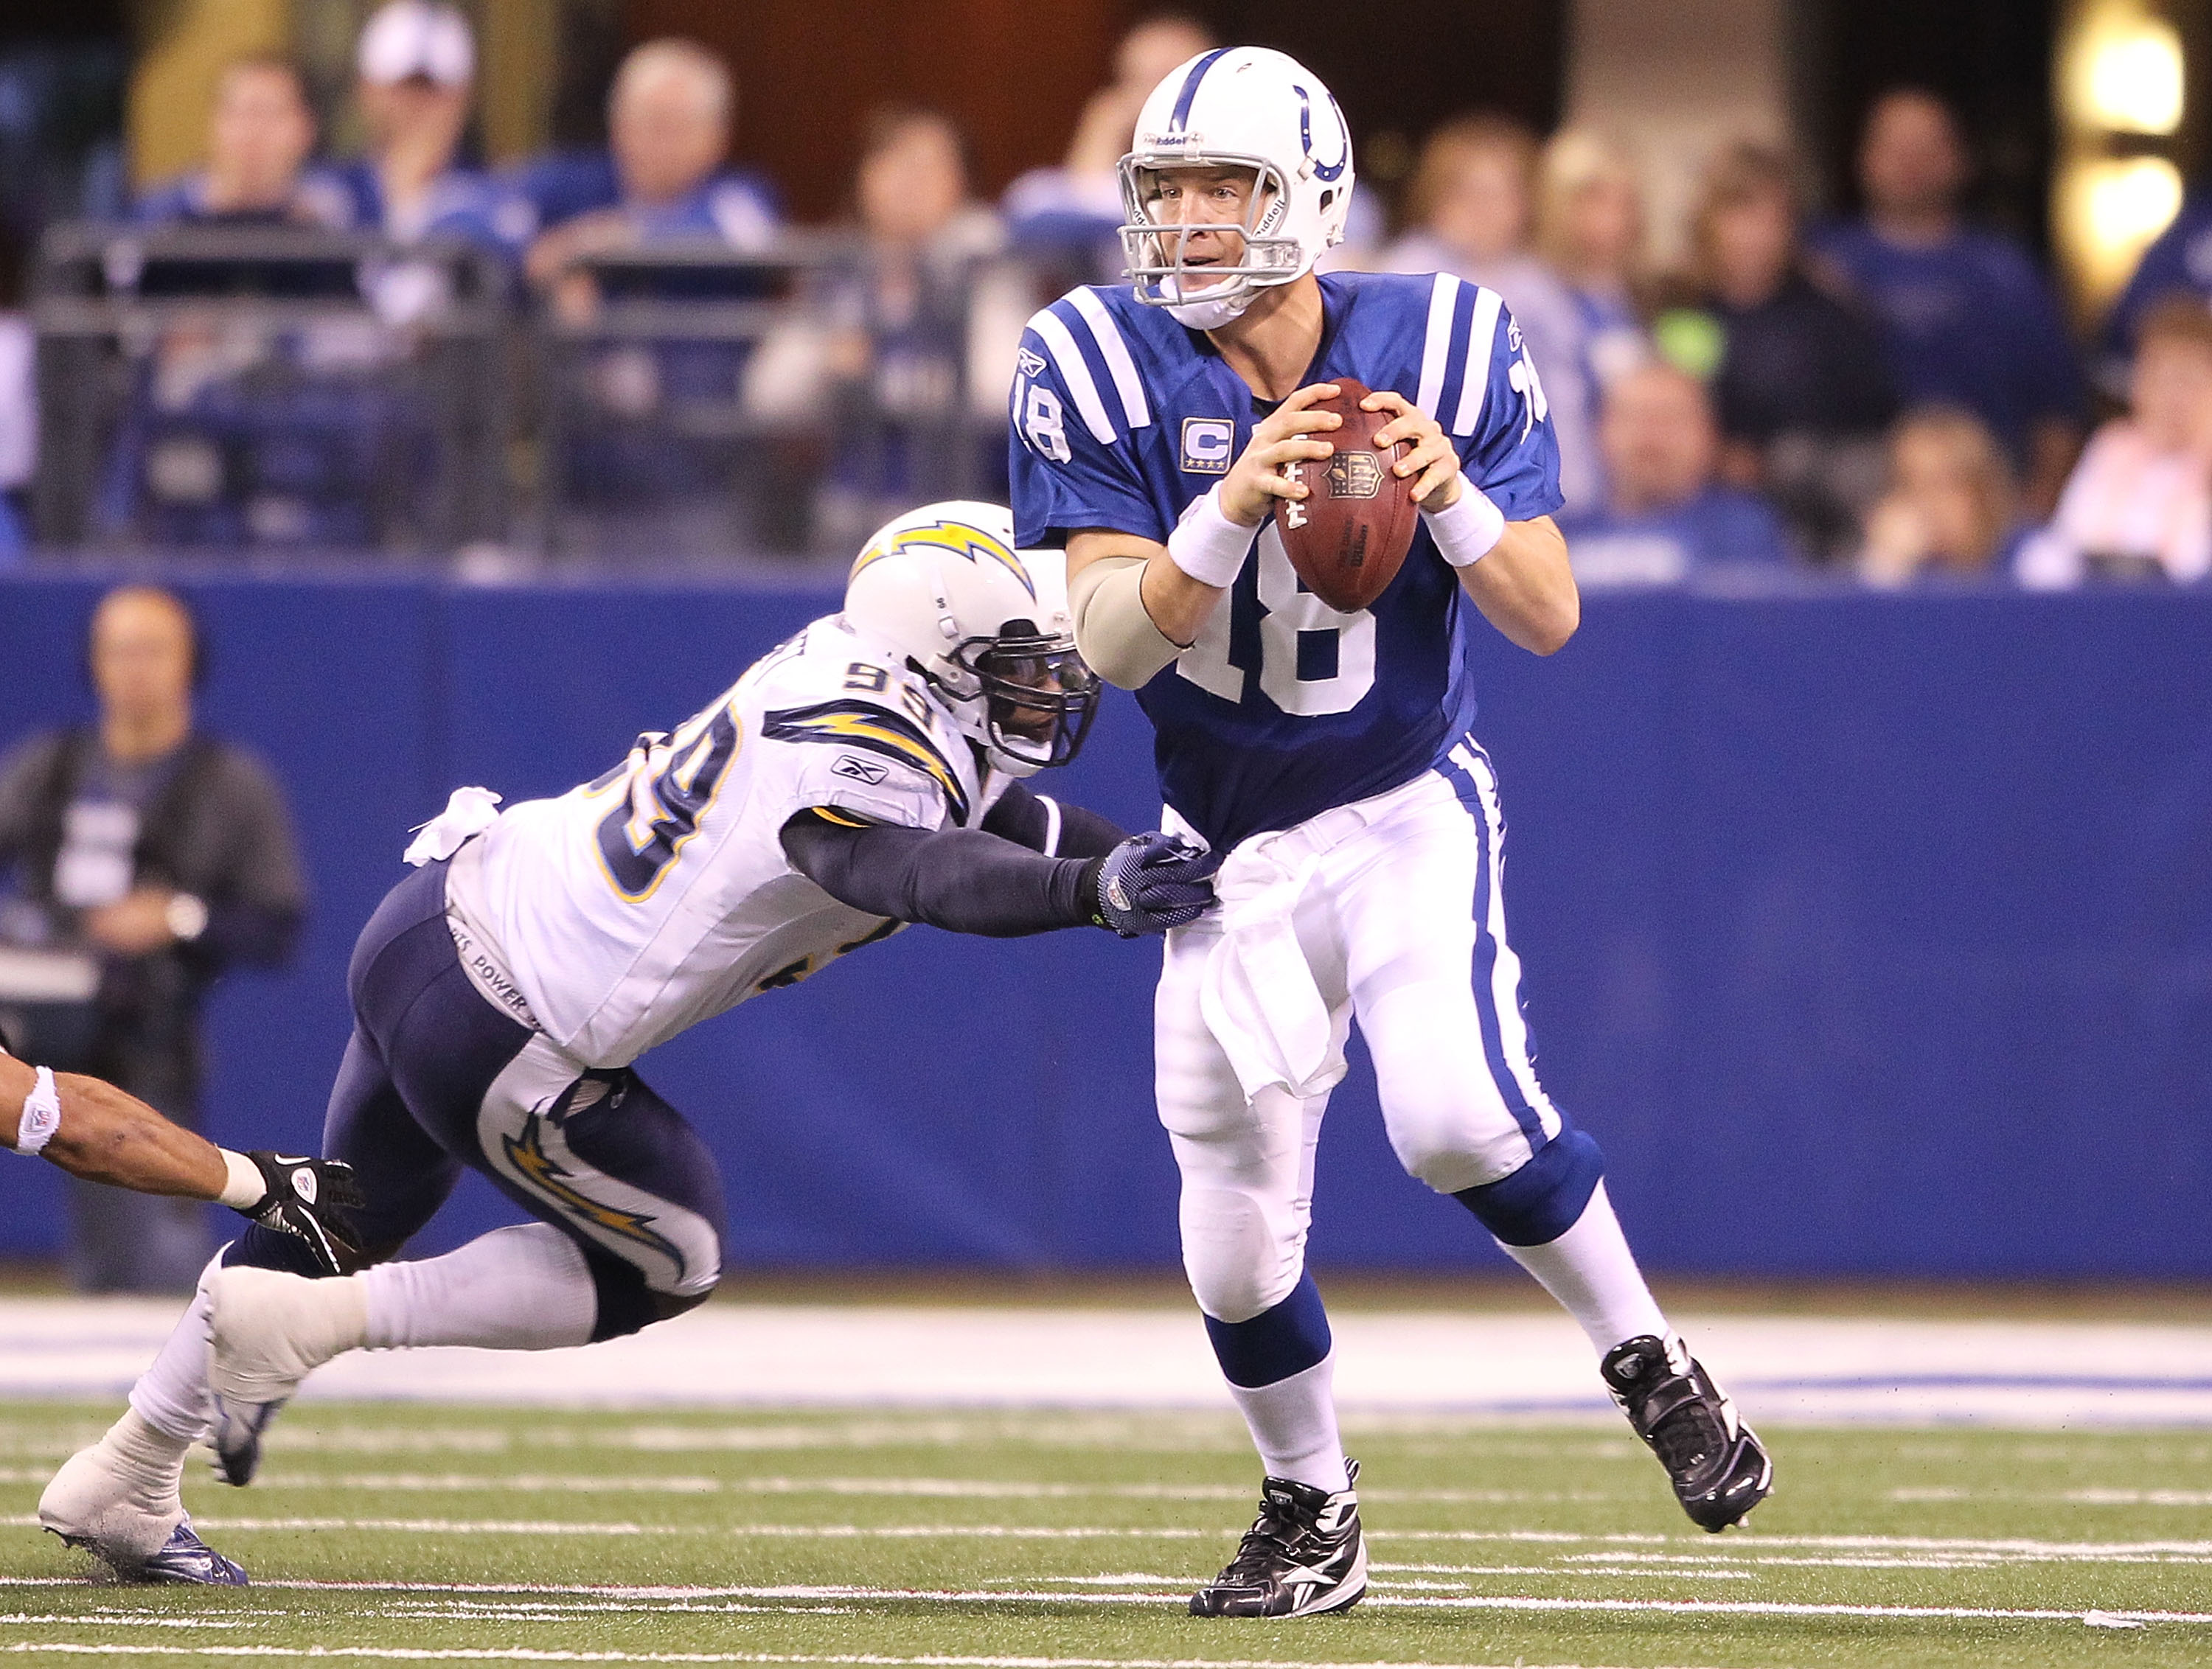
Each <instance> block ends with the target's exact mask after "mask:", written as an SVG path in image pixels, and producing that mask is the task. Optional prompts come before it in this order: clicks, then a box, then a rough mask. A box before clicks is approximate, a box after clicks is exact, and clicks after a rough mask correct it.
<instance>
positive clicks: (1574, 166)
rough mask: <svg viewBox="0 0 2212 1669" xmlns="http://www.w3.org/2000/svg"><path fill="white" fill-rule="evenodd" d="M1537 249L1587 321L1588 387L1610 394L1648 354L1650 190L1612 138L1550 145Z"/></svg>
mask: <svg viewBox="0 0 2212 1669" xmlns="http://www.w3.org/2000/svg"><path fill="white" fill-rule="evenodd" d="M1536 249H1537V252H1538V253H1539V254H1541V256H1542V257H1543V258H1544V259H1545V260H1547V261H1548V262H1549V263H1550V264H1551V266H1552V270H1553V271H1554V272H1555V273H1557V274H1558V275H1559V277H1560V279H1561V280H1562V281H1563V282H1565V285H1566V287H1567V294H1568V295H1569V296H1570V297H1571V299H1572V300H1573V301H1574V304H1575V309H1576V312H1577V313H1578V314H1579V315H1580V316H1581V319H1582V328H1583V343H1584V349H1583V357H1584V359H1585V361H1586V368H1587V371H1588V374H1589V381H1590V386H1591V387H1592V389H1593V390H1594V391H1595V392H1596V393H1597V395H1598V397H1599V398H1600V399H1601V401H1602V398H1603V395H1604V391H1605V390H1606V389H1607V388H1609V387H1611V386H1612V385H1613V381H1614V379H1617V378H1618V377H1620V374H1621V373H1623V372H1625V371H1630V370H1633V369H1634V368H1635V367H1637V366H1638V365H1641V364H1642V363H1643V362H1644V361H1645V360H1646V359H1648V358H1650V354H1651V341H1650V337H1648V336H1647V335H1646V334H1645V333H1644V319H1643V316H1642V313H1641V312H1640V310H1639V307H1638V299H1637V294H1636V291H1637V284H1638V279H1639V278H1640V276H1641V274H1640V272H1639V270H1638V267H1639V264H1640V263H1641V261H1642V259H1643V254H1644V185H1643V182H1642V181H1641V180H1640V179H1638V177H1637V173H1636V165H1635V164H1634V163H1633V162H1632V161H1630V160H1629V157H1628V154H1627V152H1626V151H1625V150H1624V149H1621V147H1620V145H1618V144H1616V143H1613V140H1611V139H1609V138H1607V137H1604V136H1603V135H1601V134H1598V133H1595V132H1592V131H1590V130H1589V129H1587V128H1565V129H1562V130H1560V131H1559V132H1558V133H1555V134H1553V136H1552V137H1551V139H1550V140H1549V142H1547V143H1546V145H1545V146H1544V155H1543V162H1542V166H1541V171H1540V176H1539V183H1538V190H1537V195H1536Z"/></svg>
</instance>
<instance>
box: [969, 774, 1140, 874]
mask: <svg viewBox="0 0 2212 1669" xmlns="http://www.w3.org/2000/svg"><path fill="white" fill-rule="evenodd" d="M983 829H984V832H985V833H987V834H996V835H997V836H999V838H1000V839H1001V840H1006V841H1012V842H1013V843H1014V844H1015V845H1016V846H1024V847H1028V848H1029V849H1030V851H1031V852H1042V853H1044V855H1045V856H1046V857H1048V858H1103V857H1104V856H1105V855H1106V854H1107V853H1109V852H1111V851H1113V849H1114V848H1115V847H1117V846H1119V845H1121V842H1122V841H1126V840H1127V839H1128V838H1129V834H1128V831H1127V829H1125V828H1122V827H1121V825H1120V824H1119V823H1116V822H1114V821H1113V820H1112V819H1110V818H1108V817H1102V816H1099V815H1098V814H1097V812H1096V811H1089V810H1085V809H1084V808H1083V807H1082V806H1079V805H1070V804H1067V803H1066V801H1064V800H1056V799H1054V798H1051V797H1050V796H1048V795H1045V794H1032V793H1031V792H1030V791H1029V790H1028V789H1026V788H1024V787H1023V786H1022V785H1021V784H1020V783H1018V782H1012V783H1008V784H1007V785H1006V792H1005V793H1003V794H1001V795H1000V796H999V798H998V801H997V803H996V804H994V805H993V806H992V807H991V809H990V810H988V811H987V812H986V813H985V814H984V816H983Z"/></svg>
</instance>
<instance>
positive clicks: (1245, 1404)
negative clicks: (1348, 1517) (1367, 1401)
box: [1229, 1350, 1351, 1495]
mask: <svg viewBox="0 0 2212 1669" xmlns="http://www.w3.org/2000/svg"><path fill="white" fill-rule="evenodd" d="M1335 1382H1336V1352H1335V1351H1334V1350H1332V1351H1330V1352H1329V1353H1328V1355H1327V1356H1323V1357H1322V1359H1321V1360H1320V1361H1319V1362H1316V1363H1314V1365H1313V1366H1312V1367H1310V1368H1308V1369H1304V1371H1303V1372H1300V1373H1296V1374H1293V1375H1291V1376H1290V1378H1288V1379H1285V1380H1277V1381H1275V1382H1274V1383H1273V1385H1232V1386H1231V1387H1229V1394H1230V1395H1231V1397H1233V1398H1234V1399H1236V1402H1237V1407H1238V1408H1239V1409H1241V1410H1243V1414H1244V1423H1245V1424H1246V1425H1247V1426H1249V1428H1250V1429H1251V1432H1252V1441H1253V1443H1254V1445H1255V1447H1257V1448H1258V1449H1259V1451H1260V1459H1261V1461H1262V1463H1264V1464H1265V1465H1266V1466H1267V1476H1268V1477H1270V1478H1291V1479H1292V1480H1294V1481H1295V1482H1297V1483H1300V1484H1312V1485H1313V1486H1314V1487H1315V1488H1316V1489H1317V1490H1328V1492H1329V1493H1330V1494H1331V1495H1334V1494H1335V1493H1336V1492H1337V1491H1338V1490H1344V1489H1348V1488H1350V1487H1351V1480H1350V1479H1349V1478H1346V1476H1345V1472H1344V1440H1343V1439H1342V1438H1341V1437H1340V1436H1339V1435H1337V1429H1336V1395H1335Z"/></svg>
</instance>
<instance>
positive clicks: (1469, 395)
mask: <svg viewBox="0 0 2212 1669" xmlns="http://www.w3.org/2000/svg"><path fill="white" fill-rule="evenodd" d="M1504 305H1505V303H1504V298H1503V297H1501V296H1500V295H1499V294H1498V292H1497V291H1496V290H1494V289H1478V290H1477V291H1475V293H1474V319H1472V320H1470V321H1469V322H1468V329H1467V369H1466V370H1465V371H1464V372H1463V373H1461V376H1460V379H1459V413H1458V415H1457V416H1455V417H1454V418H1453V419H1452V421H1451V432H1452V433H1453V434H1474V426H1475V425H1476V424H1477V423H1479V422H1481V421H1482V407H1483V403H1484V401H1485V400H1486V399H1487V398H1489V394H1490V350H1491V346H1492V343H1494V342H1495V341H1496V340H1497V337H1498V312H1499V310H1500V309H1501V308H1502V307H1504Z"/></svg>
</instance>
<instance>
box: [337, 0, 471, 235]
mask: <svg viewBox="0 0 2212 1669" xmlns="http://www.w3.org/2000/svg"><path fill="white" fill-rule="evenodd" d="M476 62H477V55H476V44H475V42H474V40H473V39H471V36H470V33H469V26H468V21H467V20H466V19H465V18H464V17H463V16H462V15H461V14H460V13H459V11H457V10H455V9H453V7H452V6H450V5H446V4H443V3H439V0H389V3H387V4H386V5H384V6H381V7H380V8H378V9H377V11H376V12H375V14H374V15H372V16H371V17H370V18H369V20H368V24H367V25H366V26H365V27H363V28H362V32H361V39H360V41H359V43H358V44H357V46H356V49H355V52H354V67H355V72H356V77H357V79H356V84H355V89H354V98H355V101H356V104H357V105H358V106H360V109H361V114H362V122H363V123H364V124H365V125H366V126H367V127H368V155H366V156H362V157H359V158H356V160H354V161H350V162H346V163H342V164H340V165H339V167H338V168H337V178H338V179H339V180H340V181H341V183H343V185H344V186H345V187H346V190H347V192H348V194H349V196H350V197H351V199H352V217H353V224H354V225H355V226H356V227H358V228H362V229H363V230H366V231H377V232H382V233H383V234H385V235H386V237H388V238H391V239H392V240H394V241H396V242H399V243H412V242H415V241H416V240H418V239H421V238H424V237H428V236H432V235H434V234H452V235H453V236H457V237H463V238H467V239H470V240H474V241H478V242H483V243H492V242H495V241H496V236H495V231H494V225H493V222H494V215H495V208H496V200H495V196H494V193H493V191H492V186H491V182H490V181H489V179H487V178H486V177H485V176H484V175H483V173H480V172H478V171H477V170H476V169H473V168H464V167H457V166H456V165H455V162H454V157H455V155H456V154H457V153H458V152H459V149H460V144H461V133H462V130H464V129H465V128H466V127H467V125H468V120H469V104H470V100H471V97H472V94H473V91H474V84H475V79H476Z"/></svg>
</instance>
